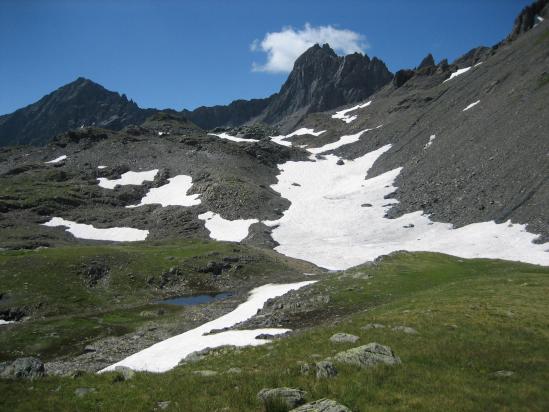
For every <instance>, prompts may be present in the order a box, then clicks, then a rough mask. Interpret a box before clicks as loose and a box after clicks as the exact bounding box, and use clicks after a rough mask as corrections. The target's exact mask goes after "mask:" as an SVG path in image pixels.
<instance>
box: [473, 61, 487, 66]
mask: <svg viewBox="0 0 549 412" xmlns="http://www.w3.org/2000/svg"><path fill="white" fill-rule="evenodd" d="M482 63H484V62H478V63H477V64H475V65H474V66H473V67H478V66H480V65H481V64H482Z"/></svg>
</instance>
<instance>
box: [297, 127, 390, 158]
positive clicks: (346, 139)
mask: <svg viewBox="0 0 549 412" xmlns="http://www.w3.org/2000/svg"><path fill="white" fill-rule="evenodd" d="M382 126H383V125H379V126H377V127H376V128H375V129H379V128H380V127H382ZM370 130H374V129H364V130H362V131H361V132H358V133H355V134H350V135H346V136H341V137H340V138H339V140H337V141H336V142H333V143H328V144H325V145H324V146H321V147H314V148H311V149H307V150H308V151H309V152H311V153H312V154H318V153H324V152H327V151H329V150H335V149H338V148H340V147H341V146H345V145H348V144H351V143H354V142H358V141H359V140H360V136H362V135H363V134H364V133H366V132H369V131H370Z"/></svg>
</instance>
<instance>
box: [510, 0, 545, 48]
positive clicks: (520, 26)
mask: <svg viewBox="0 0 549 412" xmlns="http://www.w3.org/2000/svg"><path fill="white" fill-rule="evenodd" d="M538 16H539V17H542V18H549V0H537V1H536V2H535V3H533V4H531V5H529V6H526V7H525V8H524V9H522V11H521V12H520V14H519V15H518V16H517V17H516V19H515V24H514V25H513V30H512V31H511V33H510V34H509V36H508V37H507V41H513V40H515V39H516V38H517V37H518V36H520V35H521V34H522V33H525V32H527V31H528V30H530V29H531V28H532V27H534V25H535V24H536V23H537V21H536V18H537V17H538Z"/></svg>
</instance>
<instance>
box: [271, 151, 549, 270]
mask: <svg viewBox="0 0 549 412" xmlns="http://www.w3.org/2000/svg"><path fill="white" fill-rule="evenodd" d="M390 147H391V146H390V145H386V146H383V147H381V148H379V149H377V150H375V151H373V152H370V153H368V154H366V155H364V156H362V157H359V158H357V159H355V160H346V161H345V164H343V165H337V163H336V162H337V160H338V157H336V156H334V155H328V156H326V157H325V159H322V160H317V161H315V162H310V161H308V162H286V163H284V164H283V165H280V166H279V169H280V171H281V172H280V174H279V176H278V183H277V184H276V185H273V186H272V187H273V189H274V190H276V191H278V192H279V193H280V194H281V196H282V197H284V198H286V199H288V200H289V201H290V202H291V205H290V207H289V209H288V210H286V212H285V213H284V215H283V217H282V218H281V219H279V220H277V221H271V222H266V223H267V224H268V225H269V226H272V227H274V229H273V232H272V237H273V239H274V240H275V241H276V242H278V243H279V246H278V247H276V250H277V251H278V252H280V253H283V254H285V255H287V256H291V257H295V258H299V259H303V260H307V261H310V262H313V263H315V264H317V265H319V266H323V267H325V268H328V269H335V270H337V269H346V268H349V267H352V266H355V265H358V264H361V263H364V262H366V261H371V260H374V259H375V258H376V257H378V256H381V255H385V254H387V253H390V252H393V251H396V250H409V251H433V252H441V253H448V254H452V255H456V256H461V257H464V258H477V257H485V258H501V259H510V260H518V261H523V262H530V263H538V264H545V265H548V264H549V253H548V252H547V251H546V249H547V248H548V247H549V244H548V243H546V244H543V245H540V244H534V243H532V241H533V240H534V239H536V238H537V235H534V234H531V233H529V232H527V231H526V229H525V225H519V224H514V225H513V224H511V223H510V222H506V223H504V224H496V223H494V222H482V223H475V224H471V225H468V226H465V227H462V228H459V229H453V228H452V225H451V224H446V223H436V222H432V221H430V220H429V217H428V216H427V215H424V214H423V213H422V212H421V211H417V212H414V213H409V214H406V215H404V216H401V217H398V218H396V219H387V218H385V217H384V215H385V213H386V212H387V210H388V209H389V208H390V207H391V204H394V203H397V201H396V200H394V199H393V200H387V199H385V198H384V196H386V195H388V194H389V193H392V192H394V191H395V189H396V187H395V186H394V181H395V179H396V177H397V176H398V175H399V173H400V170H401V168H397V169H393V170H391V171H389V172H386V173H384V174H382V175H379V176H376V177H372V178H369V179H366V180H365V179H364V177H365V174H366V172H367V171H368V170H369V169H370V168H371V167H372V165H373V164H374V162H375V161H376V160H377V159H378V158H379V157H380V156H381V155H383V153H385V152H386V151H387V150H389V149H390ZM293 183H298V184H299V186H295V185H293ZM366 203H369V204H371V205H372V207H361V205H362V204H366ZM277 225H278V226H277Z"/></svg>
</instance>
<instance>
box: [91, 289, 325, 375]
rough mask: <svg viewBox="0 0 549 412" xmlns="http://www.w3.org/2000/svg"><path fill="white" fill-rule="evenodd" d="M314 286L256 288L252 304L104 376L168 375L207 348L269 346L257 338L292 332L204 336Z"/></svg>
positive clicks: (132, 358)
mask: <svg viewBox="0 0 549 412" xmlns="http://www.w3.org/2000/svg"><path fill="white" fill-rule="evenodd" d="M311 283H314V281H308V282H299V283H290V284H279V285H273V284H268V285H264V286H260V287H258V288H255V289H253V290H252V291H251V292H250V296H249V298H248V300H247V301H246V302H244V303H242V304H241V305H239V306H238V307H237V308H236V309H235V310H233V311H232V312H229V313H227V314H226V315H224V316H221V317H219V318H217V319H215V320H213V321H211V322H208V323H205V324H203V325H201V326H199V327H198V328H195V329H192V330H190V331H188V332H185V333H182V334H181V335H177V336H174V337H173V338H170V339H167V340H164V341H162V342H160V343H157V344H156V345H153V346H151V347H149V348H147V349H144V350H142V351H141V352H137V353H135V354H133V355H131V356H129V357H127V358H126V359H124V360H122V361H120V362H118V363H115V364H114V365H111V366H109V367H107V368H105V369H103V370H102V371H101V372H106V371H112V370H115V368H116V367H117V366H127V367H129V368H132V369H134V370H142V371H150V372H165V371H168V370H170V369H172V368H174V367H176V366H177V365H178V363H179V362H180V361H181V360H182V359H184V358H185V357H186V356H187V355H189V354H191V353H192V352H196V351H199V350H203V349H206V348H216V347H219V346H224V345H235V346H250V345H251V346H257V345H261V344H264V343H267V342H269V341H268V340H265V339H256V338H255V337H256V336H257V335H259V334H262V333H268V334H271V335H277V334H281V333H284V332H287V331H288V329H272V328H269V329H256V330H232V331H227V332H221V333H215V334H211V335H204V334H205V333H208V332H210V331H211V330H214V329H223V328H229V327H231V326H233V325H235V324H237V323H240V322H243V321H245V320H247V319H249V318H251V317H252V316H254V315H255V314H256V313H257V311H258V309H261V308H262V307H263V305H264V304H265V302H266V301H267V300H269V299H271V298H274V297H277V296H281V295H284V294H285V293H287V292H289V291H291V290H296V289H299V288H302V287H304V286H306V285H310V284H311Z"/></svg>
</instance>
